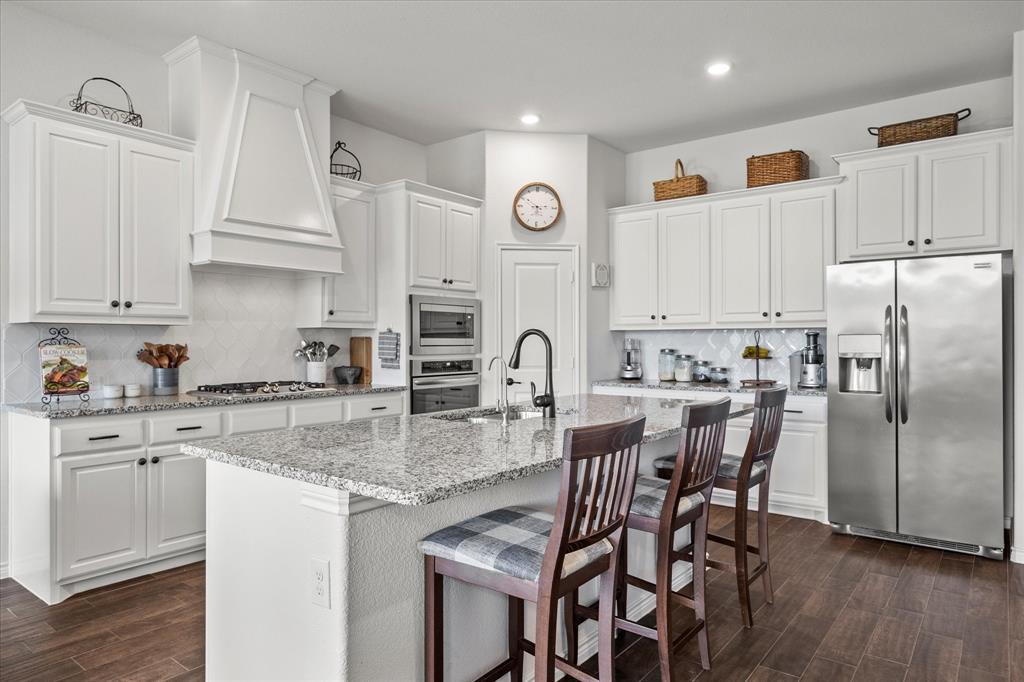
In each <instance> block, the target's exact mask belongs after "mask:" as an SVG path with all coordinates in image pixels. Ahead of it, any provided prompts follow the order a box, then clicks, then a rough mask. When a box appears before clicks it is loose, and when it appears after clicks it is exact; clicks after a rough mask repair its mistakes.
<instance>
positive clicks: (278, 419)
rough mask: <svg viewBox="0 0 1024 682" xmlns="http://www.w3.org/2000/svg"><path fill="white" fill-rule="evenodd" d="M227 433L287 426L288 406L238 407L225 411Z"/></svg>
mask: <svg viewBox="0 0 1024 682" xmlns="http://www.w3.org/2000/svg"><path fill="white" fill-rule="evenodd" d="M226 425H227V429H226V430H227V433H228V435H232V434H236V433H252V432H254V431H273V430H275V429H284V428H287V427H288V407H287V406H285V405H274V406H272V407H238V408H235V409H233V410H229V411H228V413H227V422H226Z"/></svg>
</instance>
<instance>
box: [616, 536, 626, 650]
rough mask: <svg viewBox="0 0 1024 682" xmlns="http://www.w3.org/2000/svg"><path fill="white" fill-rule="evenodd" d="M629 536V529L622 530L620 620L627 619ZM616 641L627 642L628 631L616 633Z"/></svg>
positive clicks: (618, 588) (618, 597)
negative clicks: (627, 539) (627, 542)
mask: <svg viewBox="0 0 1024 682" xmlns="http://www.w3.org/2000/svg"><path fill="white" fill-rule="evenodd" d="M628 536H629V529H628V528H623V529H622V539H621V540H620V541H619V570H618V571H617V573H616V579H615V580H616V583H617V584H616V586H615V615H616V616H618V617H619V618H625V617H626V591H627V590H628V589H629V587H628V586H627V584H626V576H627V575H628V574H629V556H628V552H627V544H626V538H627V537H628ZM615 637H616V641H618V642H619V643H620V644H621V643H622V642H624V641H625V640H626V631H625V630H617V631H616V632H615Z"/></svg>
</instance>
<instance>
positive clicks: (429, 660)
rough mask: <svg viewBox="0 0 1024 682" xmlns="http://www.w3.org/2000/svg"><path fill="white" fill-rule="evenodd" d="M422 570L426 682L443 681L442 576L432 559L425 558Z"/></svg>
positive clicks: (430, 557)
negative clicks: (435, 568)
mask: <svg viewBox="0 0 1024 682" xmlns="http://www.w3.org/2000/svg"><path fill="white" fill-rule="evenodd" d="M423 568H424V577H425V580H424V587H425V591H424V601H425V604H424V607H425V608H424V611H426V616H427V617H426V622H425V626H426V631H425V632H424V638H423V640H424V644H425V647H426V651H425V652H424V653H425V656H424V659H423V663H424V667H425V669H426V670H425V673H426V675H425V676H426V679H427V682H442V681H443V680H444V576H443V575H441V574H440V573H437V572H436V571H435V570H434V557H432V556H426V557H424V562H423Z"/></svg>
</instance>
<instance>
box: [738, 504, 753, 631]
mask: <svg viewBox="0 0 1024 682" xmlns="http://www.w3.org/2000/svg"><path fill="white" fill-rule="evenodd" d="M747 501H748V492H747V491H746V490H743V491H740V490H737V491H736V524H735V525H736V532H735V533H734V535H733V537H734V538H735V543H736V586H737V588H738V589H739V597H740V614H742V616H743V627H747V628H752V627H754V614H753V611H752V610H751V608H750V582H749V581H748V580H747V568H748V567H747Z"/></svg>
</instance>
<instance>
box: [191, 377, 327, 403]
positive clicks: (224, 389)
mask: <svg viewBox="0 0 1024 682" xmlns="http://www.w3.org/2000/svg"><path fill="white" fill-rule="evenodd" d="M333 390H334V389H333V388H327V386H326V385H325V384H320V383H315V382H310V381H293V380H291V379H288V380H286V381H242V382H238V383H233V384H202V385H200V386H199V388H197V389H196V390H194V391H189V392H188V394H189V395H194V396H199V397H202V398H221V399H223V400H232V399H234V398H244V397H246V396H254V395H255V396H258V395H274V394H280V393H320V392H323V391H333Z"/></svg>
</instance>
